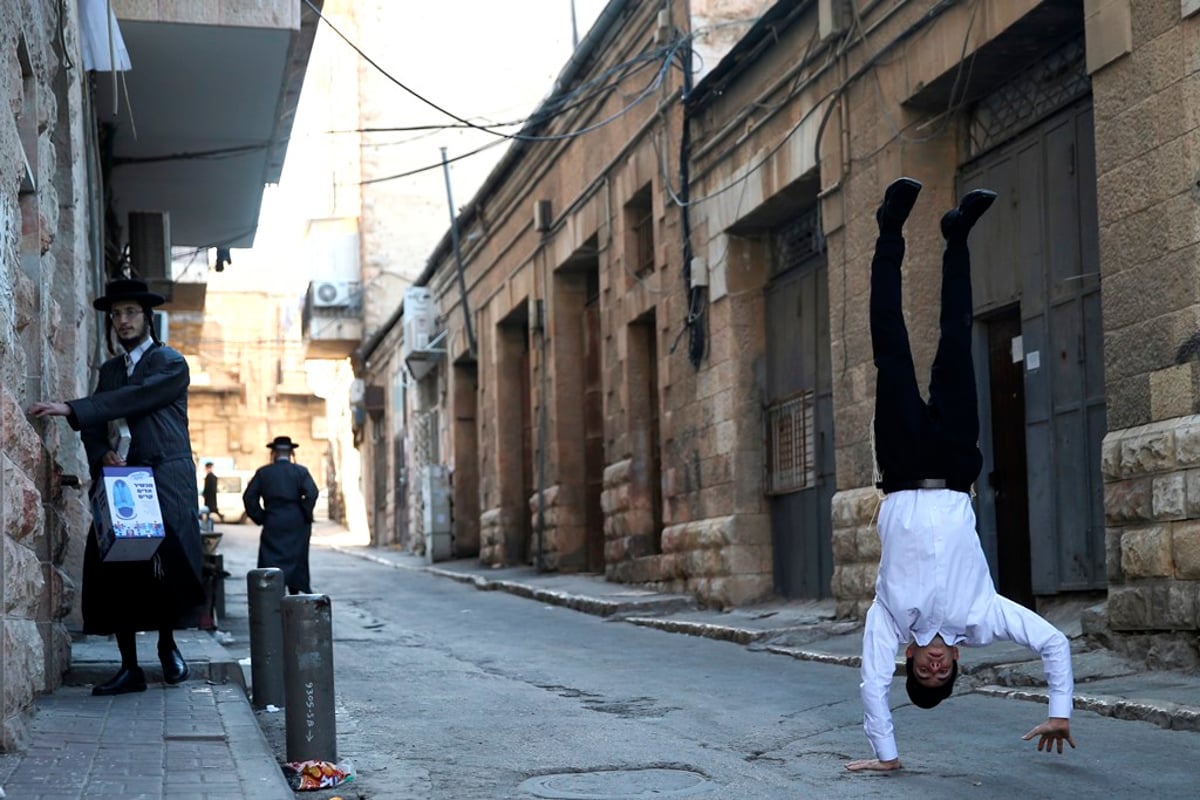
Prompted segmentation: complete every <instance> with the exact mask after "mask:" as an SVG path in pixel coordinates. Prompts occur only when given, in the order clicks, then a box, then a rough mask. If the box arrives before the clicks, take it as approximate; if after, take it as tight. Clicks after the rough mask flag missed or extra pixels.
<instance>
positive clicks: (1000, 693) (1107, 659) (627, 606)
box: [314, 537, 1200, 731]
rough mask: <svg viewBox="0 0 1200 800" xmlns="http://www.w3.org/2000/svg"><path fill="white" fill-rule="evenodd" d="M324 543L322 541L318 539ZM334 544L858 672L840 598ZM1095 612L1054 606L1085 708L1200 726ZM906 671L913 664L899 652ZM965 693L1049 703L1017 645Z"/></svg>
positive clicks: (850, 625)
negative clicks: (650, 582)
mask: <svg viewBox="0 0 1200 800" xmlns="http://www.w3.org/2000/svg"><path fill="white" fill-rule="evenodd" d="M314 544H321V540H320V539H318V538H315V537H314ZM324 546H326V547H331V548H332V549H335V550H338V551H340V552H343V553H347V554H350V555H354V556H358V557H359V558H365V559H368V560H371V561H375V562H378V563H381V564H386V565H389V566H392V567H395V568H397V569H405V570H421V571H424V572H428V573H430V574H431V575H437V576H440V577H444V578H449V579H451V580H456V581H460V582H462V583H468V584H471V585H473V586H475V588H477V589H480V590H484V591H504V592H509V593H511V594H515V595H519V596H521V597H528V598H530V599H533V600H537V601H538V602H541V603H547V604H550V605H558V606H564V607H566V608H571V609H574V610H576V611H581V612H584V613H588V614H594V615H596V616H601V617H608V618H612V619H614V620H620V621H623V622H626V623H629V624H633V625H644V626H646V627H652V628H657V629H659V630H663V631H669V632H671V633H682V634H687V635H690V636H704V637H707V638H710V639H719V640H723V641H728V642H733V643H736V644H741V645H744V646H746V647H748V648H750V649H754V650H763V651H766V652H770V653H775V654H778V655H781V656H790V657H791V658H797V659H802V660H806V661H819V662H822V663H826V664H838V665H842V666H845V667H850V668H853V669H858V667H859V665H860V663H861V655H860V654H861V652H862V626H861V624H860V623H857V622H845V621H839V620H837V619H835V618H834V603H833V601H831V600H830V601H790V602H787V601H776V602H771V603H766V604H763V605H758V606H753V607H749V608H740V609H733V610H731V611H725V612H723V611H715V610H708V609H702V608H700V607H698V606H697V604H696V602H695V600H694V599H693V598H691V597H688V596H682V595H670V594H662V593H658V592H654V591H652V590H648V589H643V588H640V587H637V586H630V585H627V584H620V583H611V582H609V581H606V580H604V578H603V577H601V576H597V575H578V574H576V575H562V574H558V573H538V572H537V571H536V570H535V569H534V568H532V567H503V568H498V569H494V568H491V567H488V566H487V565H484V564H481V563H479V562H478V561H476V560H474V559H464V560H457V561H446V562H439V563H437V564H427V563H426V562H425V560H424V559H423V558H422V557H420V556H414V555H411V554H407V553H402V552H399V551H396V550H392V549H388V548H381V547H361V546H349V545H345V544H338V543H336V539H330V540H327V542H326V543H325V544H324ZM1086 611H1087V609H1086V608H1084V607H1083V606H1082V605H1081V604H1078V603H1070V602H1066V603H1064V604H1062V605H1060V606H1057V607H1055V608H1053V609H1052V610H1050V611H1048V612H1047V613H1046V616H1047V618H1049V619H1050V621H1051V622H1053V623H1054V624H1055V625H1056V626H1057V627H1058V628H1059V629H1060V630H1062V631H1063V632H1065V633H1066V634H1067V636H1068V637H1070V639H1071V650H1072V653H1073V657H1072V662H1073V666H1074V670H1075V708H1077V709H1080V710H1086V711H1092V712H1095V713H1097V714H1101V715H1104V716H1108V717H1114V718H1116V719H1128V720H1141V721H1145V722H1150V723H1152V724H1155V725H1158V726H1160V727H1163V728H1171V729H1174V730H1187V731H1200V674H1196V673H1188V672H1180V671H1167V670H1163V671H1148V670H1146V669H1145V668H1144V667H1143V666H1142V665H1140V664H1137V663H1135V662H1133V661H1130V660H1128V659H1125V658H1122V657H1121V656H1118V655H1116V654H1115V653H1112V652H1110V651H1108V650H1104V649H1089V648H1088V646H1087V644H1086V643H1085V642H1084V640H1083V634H1082V629H1081V617H1082V616H1083V614H1084V613H1086ZM896 668H897V674H901V675H902V674H904V662H903V661H902V660H900V659H897V662H896ZM960 670H961V672H960V676H961V677H960V678H959V680H958V682H957V684H956V686H955V694H964V693H967V692H978V693H980V694H987V695H992V696H996V697H1007V698H1011V699H1014V700H1025V701H1033V702H1040V703H1047V702H1048V695H1047V692H1046V684H1045V679H1044V676H1043V672H1042V665H1041V660H1040V659H1038V657H1037V656H1036V655H1035V654H1033V653H1032V652H1030V651H1029V650H1027V649H1025V648H1024V647H1021V646H1020V645H1015V644H1012V643H1010V642H1001V643H998V644H995V645H992V646H990V647H986V648H969V649H967V648H964V650H963V656H962V662H961V667H960Z"/></svg>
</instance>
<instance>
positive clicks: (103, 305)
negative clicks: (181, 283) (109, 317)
mask: <svg viewBox="0 0 1200 800" xmlns="http://www.w3.org/2000/svg"><path fill="white" fill-rule="evenodd" d="M122 300H129V301H131V302H134V303H138V304H139V305H143V306H161V305H162V304H163V303H165V302H167V298H165V297H163V296H162V295H161V294H159V293H158V292H152V291H150V287H149V286H147V285H146V282H145V281H141V280H138V279H137V278H118V279H116V280H115V281H109V282H108V285H106V286H105V287H104V295H103V296H102V297H97V298H96V299H95V300H94V301H92V306H93V307H94V308H97V309H99V310H100V311H109V310H110V309H112V305H113V303H119V302H120V301H122Z"/></svg>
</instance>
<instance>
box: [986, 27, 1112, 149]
mask: <svg viewBox="0 0 1200 800" xmlns="http://www.w3.org/2000/svg"><path fill="white" fill-rule="evenodd" d="M1091 89H1092V81H1091V78H1090V77H1088V74H1087V62H1086V58H1085V50H1084V41H1083V39H1082V38H1079V39H1073V40H1072V41H1070V42H1068V43H1067V44H1065V45H1063V46H1062V47H1060V48H1059V49H1058V50H1056V51H1055V52H1053V53H1051V54H1050V55H1048V56H1047V57H1046V58H1044V59H1042V60H1041V61H1039V62H1038V63H1037V64H1036V65H1034V66H1033V67H1031V68H1030V69H1028V70H1026V71H1025V72H1023V73H1021V74H1020V75H1018V76H1017V77H1016V78H1015V79H1013V80H1012V81H1009V82H1008V83H1006V84H1005V85H1004V86H1001V87H1000V88H999V89H997V90H996V91H994V92H992V93H991V94H990V95H988V96H987V97H984V98H983V99H982V100H980V101H979V102H978V103H976V104H975V107H974V108H973V109H972V111H971V122H970V125H969V126H968V129H967V137H968V141H967V147H968V149H969V152H970V157H971V158H974V157H975V156H978V155H979V154H981V153H983V152H984V151H986V150H990V149H991V148H993V147H995V146H996V145H998V144H1001V143H1003V142H1005V141H1007V140H1009V139H1011V138H1012V137H1013V136H1015V135H1017V134H1018V133H1020V132H1021V131H1022V130H1024V129H1025V128H1027V127H1029V126H1030V125H1032V124H1033V123H1035V122H1037V121H1038V120H1040V119H1042V118H1044V117H1045V116H1046V115H1048V114H1050V113H1051V112H1052V111H1056V110H1058V109H1060V108H1062V107H1063V106H1066V105H1068V104H1069V103H1071V102H1072V101H1074V100H1076V99H1078V98H1080V97H1082V96H1084V95H1086V94H1087V93H1088V92H1090V91H1091Z"/></svg>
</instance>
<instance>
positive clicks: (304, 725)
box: [280, 594, 337, 762]
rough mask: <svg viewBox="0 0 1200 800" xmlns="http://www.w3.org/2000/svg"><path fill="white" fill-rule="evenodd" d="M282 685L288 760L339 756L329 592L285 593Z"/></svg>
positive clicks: (335, 758)
mask: <svg viewBox="0 0 1200 800" xmlns="http://www.w3.org/2000/svg"><path fill="white" fill-rule="evenodd" d="M280 608H281V609H282V613H283V646H284V659H283V690H284V695H285V700H284V706H283V708H284V712H285V714H284V716H285V724H286V727H287V760H288V761H310V760H312V761H330V762H336V761H337V725H336V722H335V720H334V709H333V607H332V604H331V603H330V600H329V596H328V595H323V594H296V595H292V596H290V597H285V598H283V602H282V603H281V605H280Z"/></svg>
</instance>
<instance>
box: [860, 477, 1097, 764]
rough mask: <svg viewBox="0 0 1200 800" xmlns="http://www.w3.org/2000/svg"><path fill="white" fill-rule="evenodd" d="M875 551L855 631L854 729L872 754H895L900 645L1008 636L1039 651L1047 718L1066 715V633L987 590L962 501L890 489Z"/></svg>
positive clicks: (932, 492)
mask: <svg viewBox="0 0 1200 800" xmlns="http://www.w3.org/2000/svg"><path fill="white" fill-rule="evenodd" d="M879 539H880V545H881V551H882V555H881V557H880V562H879V576H878V578H877V579H876V581H875V601H874V602H873V603H872V604H871V607H870V609H868V611H867V619H866V627H865V629H864V631H863V662H862V683H861V684H860V688H861V690H862V701H863V708H864V721H863V730H864V731H866V734H867V738H868V739H870V740H871V746H872V747H873V748H874V749H875V757H876V758H878V759H879V760H881V761H890V760H892V759H894V758H897V757H898V752H897V750H896V738H895V735H894V733H893V730H892V712H891V709H890V708H889V707H888V689H889V687H890V686H891V683H892V677H893V676H894V674H895V669H896V653H897V651H898V649H899V647H900V645H901V644H908V643H909V642H915V643H916V644H917V645H921V646H923V645H927V644H929V642H930V641H931V640H932V639H933V637H934V636H936V635H937V634H939V633H940V634H941V635H942V639H943V640H944V641H945V642H946V644H948V645H951V646H956V647H957V646H964V647H982V646H984V645H988V644H991V643H992V642H994V641H1005V640H1010V641H1013V642H1016V643H1018V644H1021V645H1024V646H1026V647H1028V648H1029V649H1031V650H1033V651H1035V652H1037V653H1038V655H1040V656H1041V658H1042V665H1043V667H1044V668H1045V670H1046V680H1047V683H1048V684H1049V690H1050V711H1049V716H1051V717H1070V716H1071V695H1072V692H1073V689H1074V676H1073V674H1072V672H1071V647H1070V643H1069V642H1068V640H1067V637H1066V636H1064V635H1063V633H1062V632H1061V631H1059V630H1058V629H1057V628H1055V627H1054V626H1053V625H1051V624H1050V623H1049V622H1047V621H1046V620H1044V619H1042V618H1041V617H1040V616H1038V615H1037V614H1035V613H1034V612H1032V611H1030V610H1029V609H1027V608H1025V607H1024V606H1021V605H1019V604H1017V603H1014V602H1012V601H1011V600H1009V599H1008V598H1006V597H1002V596H1000V595H998V594H996V587H995V584H993V583H992V576H991V573H990V572H989V571H988V564H987V559H986V558H985V557H984V554H983V548H982V547H981V546H980V544H979V536H978V534H977V533H976V532H975V512H974V510H973V509H972V508H971V498H970V497H969V496H968V495H966V494H965V493H963V492H956V491H952V490H949V489H913V490H905V491H900V492H893V493H892V494H889V495H888V496H887V497H886V498H884V500H883V504H882V506H881V507H880V512H879Z"/></svg>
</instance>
